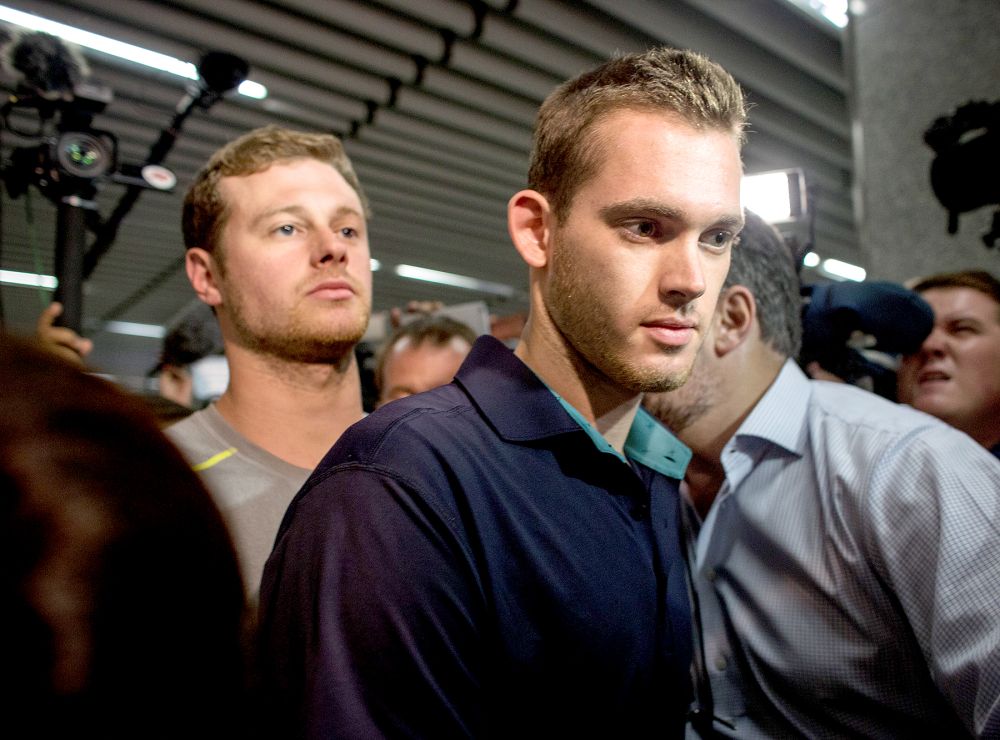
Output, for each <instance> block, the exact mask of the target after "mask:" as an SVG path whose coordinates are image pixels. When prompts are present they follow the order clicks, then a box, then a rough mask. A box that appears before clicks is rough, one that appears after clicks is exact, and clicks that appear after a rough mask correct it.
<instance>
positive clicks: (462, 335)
mask: <svg viewBox="0 0 1000 740" xmlns="http://www.w3.org/2000/svg"><path fill="white" fill-rule="evenodd" d="M404 338H408V339H409V340H410V343H411V344H412V346H414V347H419V346H421V345H423V344H429V345H430V346H432V347H444V346H445V345H447V344H448V343H449V342H451V340H453V339H456V338H457V339H464V340H465V341H466V342H468V343H469V346H470V347H471V346H472V345H473V344H475V342H476V332H474V331H473V330H472V327H470V326H469V325H467V324H463V323H462V322H461V321H456V320H455V319H453V318H451V317H450V316H421V317H420V318H419V319H414V320H413V321H410V322H409V323H406V324H403V325H402V326H401V327H399V328H398V329H396V331H395V332H393V334H392V336H390V337H389V338H388V339H387V340H386V341H385V343H384V344H383V345H382V346H381V347H379V350H378V352H377V353H376V357H375V388H376V389H377V390H379V391H381V390H382V383H383V382H384V380H385V363H386V361H387V360H388V358H389V355H390V354H392V348H393V347H395V346H396V345H397V344H399V343H400V341H402V340H403V339H404Z"/></svg>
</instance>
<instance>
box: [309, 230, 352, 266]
mask: <svg viewBox="0 0 1000 740" xmlns="http://www.w3.org/2000/svg"><path fill="white" fill-rule="evenodd" d="M312 251H313V261H314V262H315V263H316V264H318V265H321V264H326V263H328V262H345V261H347V242H346V240H344V239H342V238H341V236H340V232H339V231H337V230H336V229H329V228H321V229H318V230H317V231H316V233H315V236H314V239H313V244H312Z"/></svg>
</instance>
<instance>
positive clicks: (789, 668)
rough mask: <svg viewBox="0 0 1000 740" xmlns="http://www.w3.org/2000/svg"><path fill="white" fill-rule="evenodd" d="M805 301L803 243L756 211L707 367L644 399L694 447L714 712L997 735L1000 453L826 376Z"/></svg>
mask: <svg viewBox="0 0 1000 740" xmlns="http://www.w3.org/2000/svg"><path fill="white" fill-rule="evenodd" d="M799 316H800V301H799V286H798V278H797V272H796V269H795V265H794V261H793V259H792V256H791V254H790V252H789V250H788V249H787V247H786V246H785V244H784V243H783V242H782V240H781V238H780V237H779V236H778V235H777V234H776V233H775V232H774V230H773V229H771V228H770V227H769V226H767V225H766V224H765V223H763V221H761V219H759V218H758V217H756V216H754V215H753V214H751V213H748V214H747V223H746V227H745V229H744V231H743V233H742V235H741V243H740V244H739V245H738V246H737V247H736V248H735V249H734V250H733V257H732V265H731V268H730V273H729V276H728V278H727V281H726V285H725V287H724V289H723V292H722V295H721V297H720V298H719V303H718V308H717V311H716V314H715V317H714V320H713V322H712V324H711V328H710V330H709V333H708V336H707V337H706V340H705V343H704V345H703V348H702V351H701V353H700V354H699V356H698V359H697V360H696V362H695V368H694V371H693V373H692V376H691V380H690V381H689V382H688V383H687V384H686V385H685V386H683V387H682V388H680V389H678V390H675V391H672V392H669V393H662V394H653V395H647V397H646V399H645V403H646V406H647V408H648V409H650V410H651V411H652V412H653V413H654V414H655V415H656V416H658V417H659V418H660V419H661V420H663V421H664V422H666V424H667V425H668V426H669V427H670V428H671V429H672V430H673V431H674V432H675V434H677V436H678V437H679V438H680V439H681V440H682V441H683V442H684V443H685V444H687V445H688V446H689V447H690V448H691V450H692V452H693V454H694V456H693V459H692V461H691V463H690V465H689V466H688V469H687V474H686V476H685V488H686V491H685V493H686V498H687V500H688V501H689V502H690V503H691V504H692V505H693V506H692V507H690V508H689V510H688V514H689V516H688V529H689V531H688V535H689V539H690V550H691V560H692V561H693V562H692V563H691V570H692V575H693V581H694V584H695V592H696V594H697V597H698V598H697V600H696V607H695V621H696V624H698V623H700V630H696V631H697V632H698V634H700V636H701V638H702V639H701V644H700V645H699V644H696V646H695V648H696V649H695V652H696V661H695V665H696V669H697V670H696V673H697V675H698V678H699V681H698V697H699V700H700V704H701V707H700V708H701V711H703V712H706V713H708V712H711V713H712V715H713V716H714V718H715V721H714V723H713V731H714V732H717V733H720V734H722V735H728V736H734V737H744V738H747V737H751V738H756V737H791V736H806V737H848V736H856V737H871V738H889V737H907V736H927V737H957V736H960V735H969V734H972V735H974V736H980V737H996V736H997V734H998V733H1000V629H998V625H1000V599H998V598H997V594H998V593H1000V547H998V546H997V533H998V531H1000V496H998V495H997V494H998V491H1000V464H998V462H997V461H996V460H995V459H994V458H993V457H992V456H991V455H990V454H989V453H988V452H987V451H986V450H985V449H983V448H982V447H980V446H979V445H977V444H975V443H974V442H973V441H972V440H971V439H969V438H968V437H967V436H965V435H964V434H962V433H960V432H957V431H956V430H954V429H952V428H951V427H949V426H947V425H945V424H943V423H941V422H940V421H938V420H937V419H934V418H933V417H931V416H928V415H926V414H923V413H920V412H918V411H914V410H913V409H910V408H907V407H905V406H900V405H897V404H893V403H891V402H889V401H886V400H884V399H881V398H879V397H878V396H876V395H874V394H872V393H868V392H866V391H863V390H861V389H859V388H856V387H854V386H849V385H844V384H838V383H829V382H825V381H811V380H809V379H808V378H807V377H806V376H805V375H804V374H803V373H802V372H801V371H800V370H799V368H798V366H797V365H796V364H795V362H794V361H793V360H792V359H791V358H793V357H795V355H796V354H797V352H798V345H799V342H800V337H801V328H800V324H799ZM692 733H693V729H692Z"/></svg>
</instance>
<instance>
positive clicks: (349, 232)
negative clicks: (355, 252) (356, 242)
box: [340, 226, 358, 239]
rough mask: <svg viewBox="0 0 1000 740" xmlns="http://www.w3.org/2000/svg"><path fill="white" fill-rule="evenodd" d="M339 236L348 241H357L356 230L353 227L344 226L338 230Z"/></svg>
mask: <svg viewBox="0 0 1000 740" xmlns="http://www.w3.org/2000/svg"><path fill="white" fill-rule="evenodd" d="M340 235H341V236H345V237H347V238H348V239H357V238H358V230H357V229H355V228H354V227H353V226H345V227H343V228H342V229H341V230H340Z"/></svg>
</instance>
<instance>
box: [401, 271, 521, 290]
mask: <svg viewBox="0 0 1000 740" xmlns="http://www.w3.org/2000/svg"><path fill="white" fill-rule="evenodd" d="M394 272H395V273H396V274H397V275H399V276H400V277H404V278H409V279H410V280H422V281H424V282H426V283H437V284H438V285H450V286H452V287H455V288H465V289H467V290H478V291H479V292H480V293H489V294H491V295H499V296H503V297H505V298H510V297H511V296H513V295H514V289H513V288H512V287H510V286H509V285H503V284H502V283H491V282H489V281H486V280H480V279H478V278H474V277H468V276H466V275H456V274H455V273H452V272H442V271H441V270H431V269H428V268H426V267H417V266H415V265H396V267H395V269H394Z"/></svg>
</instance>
